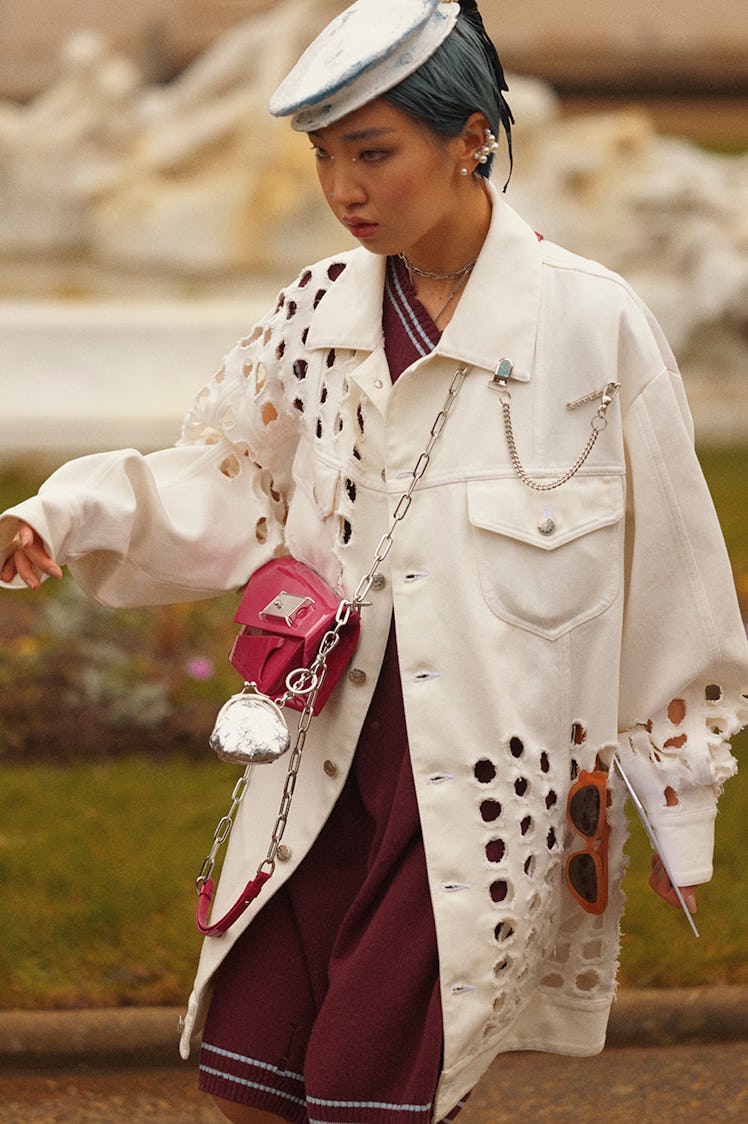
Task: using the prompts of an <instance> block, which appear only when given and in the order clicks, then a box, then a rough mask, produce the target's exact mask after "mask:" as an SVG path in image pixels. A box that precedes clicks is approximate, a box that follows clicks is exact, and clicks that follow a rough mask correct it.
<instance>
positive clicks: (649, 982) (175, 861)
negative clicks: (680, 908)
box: [0, 449, 748, 1008]
mask: <svg viewBox="0 0 748 1124" xmlns="http://www.w3.org/2000/svg"><path fill="white" fill-rule="evenodd" d="M702 461H703V463H704V468H705V472H706V475H707V478H708V480H709V483H710V486H711V488H712V492H713V495H714V498H715V503H716V506H717V509H718V511H719V513H720V517H721V519H722V522H723V526H724V530H725V535H726V538H727V541H728V546H729V549H730V552H731V556H732V561H733V565H734V569H735V573H736V579H737V584H738V589H739V593H740V595H741V601H742V602H743V605H744V607H745V606H746V603H747V602H748V531H747V530H746V522H745V515H744V509H745V483H746V476H747V475H748V474H747V472H746V469H747V467H748V450H742V449H741V450H722V451H714V452H709V453H705V454H704V455H703V456H702ZM35 485H36V480H35V479H34V473H33V472H32V473H31V474H29V473H28V472H27V471H25V470H23V471H21V470H19V471H18V472H17V473H15V475H12V474H11V473H9V472H5V473H0V508H2V507H4V506H6V505H7V504H8V503H9V502H12V501H13V500H15V499H18V498H19V497H20V496H23V495H25V494H28V493H29V491H31V490H32V488H33V487H35ZM50 584H51V583H50ZM56 593H59V591H52V596H51V598H50V597H49V596H48V594H47V591H45V593H44V594H43V596H42V600H44V599H46V600H50V601H51V600H52V599H54V598H55V595H56ZM0 600H1V603H0V636H1V637H4V645H5V652H6V655H7V653H8V652H9V651H10V650H11V649H13V650H14V651H15V649H17V648H20V649H22V651H21V657H22V658H23V659H25V660H27V661H31V662H30V663H29V664H28V667H29V669H30V672H33V674H29V676H28V682H29V683H31V682H34V680H35V677H36V678H38V674H37V672H44V674H46V675H50V674H51V672H50V668H49V666H48V664H49V659H50V657H49V654H48V651H47V649H48V647H49V645H50V644H52V643H54V640H53V639H52V638H53V633H54V632H55V630H57V633H58V634H59V635H62V636H63V640H62V641H61V643H62V644H63V648H62V655H63V656H64V655H65V652H72V653H74V657H75V660H79V659H82V658H83V657H84V656H85V657H86V658H88V657H89V656H93V658H95V659H97V660H98V661H99V662H100V663H101V662H102V661H103V663H105V664H106V666H107V668H108V669H109V670H108V672H107V674H108V675H109V676H110V678H111V677H114V679H115V680H116V683H117V684H119V687H118V689H119V690H121V691H123V692H125V693H126V694H129V692H131V690H132V689H133V683H134V682H137V680H138V677H142V676H143V675H144V674H147V675H151V676H152V677H153V679H154V683H156V685H157V686H158V689H159V690H158V692H157V693H156V694H155V695H154V696H153V697H152V698H150V700H149V699H147V698H146V699H144V700H143V702H142V703H138V707H139V710H140V712H141V714H140V717H143V716H144V715H146V713H147V709H146V708H145V704H146V703H149V705H151V706H152V707H153V708H154V715H155V717H154V722H155V721H156V718H158V714H159V713H160V712H159V711H158V708H159V707H163V708H166V709H165V710H164V712H163V715H161V717H160V718H158V721H160V722H161V723H162V725H161V727H158V726H157V725H156V726H152V725H148V726H144V727H142V729H140V732H139V733H138V734H137V735H133V732H132V724H131V720H132V715H126V716H125V717H126V718H127V719H128V722H127V723H125V724H124V726H122V725H119V726H118V725H117V722H118V721H119V719H118V717H117V708H116V706H115V703H116V699H114V700H113V701H112V700H110V699H108V697H107V699H105V700H104V701H105V702H107V703H108V704H111V705H110V710H111V711H112V713H111V715H110V718H111V721H112V723H113V725H112V726H111V728H110V731H109V734H110V736H111V739H112V740H111V746H113V747H116V752H112V750H111V749H110V745H109V744H101V745H98V743H96V740H95V739H91V738H89V739H88V741H85V739H82V738H81V739H80V745H78V751H79V755H78V756H76V754H75V753H71V754H70V755H69V757H68V756H66V758H65V763H64V764H59V765H54V764H50V763H49V754H47V759H46V760H45V757H44V752H45V748H46V746H45V738H46V737H47V734H46V733H45V732H44V731H43V730H41V731H40V732H39V734H38V735H37V736H36V740H35V742H34V743H33V744H34V745H35V751H34V752H29V750H28V745H26V744H24V745H21V744H20V743H16V742H14V741H13V739H12V738H10V740H9V734H10V733H11V732H12V729H11V726H9V725H8V721H9V720H8V718H7V717H6V718H5V719H3V722H2V725H3V726H4V728H0V884H2V886H3V925H2V933H3V939H2V942H0V979H2V981H3V987H2V991H0V1006H2V1007H5V1008H13V1007H21V1008H41V1007H75V1006H85V1005H119V1004H173V1003H177V1004H178V1003H181V1002H183V1001H184V999H185V997H186V994H187V992H188V990H189V986H190V983H191V978H192V972H193V969H194V966H195V962H196V958H197V954H198V950H199V938H198V934H197V932H196V930H195V928H194V922H193V917H194V907H195V902H196V896H195V894H194V890H193V880H194V877H195V875H196V873H197V871H198V869H199V867H200V864H201V862H202V859H203V857H204V855H205V853H206V851H207V850H208V847H209V843H210V840H211V838H212V832H213V829H214V827H215V824H216V822H217V820H218V819H219V817H220V816H221V815H222V814H223V813H224V811H225V808H226V804H227V801H228V798H229V795H230V789H231V786H232V783H233V779H234V776H235V775H236V774H237V770H236V769H232V768H231V767H230V766H227V765H221V764H220V763H219V762H218V761H217V760H216V759H215V758H214V757H213V755H212V754H211V753H210V751H209V749H208V748H207V734H208V732H209V726H208V721H209V719H208V717H207V716H208V715H211V714H214V713H215V709H216V707H215V705H214V703H215V700H214V699H213V698H212V697H211V691H213V692H214V693H215V694H216V697H217V698H218V699H220V700H221V701H222V699H223V698H225V696H226V693H227V689H226V688H227V685H228V684H229V683H232V684H233V687H232V689H233V688H235V685H236V684H235V682H233V680H231V679H230V678H224V676H223V672H221V671H219V672H217V674H216V676H215V679H214V680H213V681H212V682H207V681H203V680H201V679H200V678H199V677H197V678H195V679H194V680H187V679H183V678H180V676H181V675H182V672H181V670H180V669H182V668H183V666H184V665H185V661H187V662H189V660H188V657H189V656H190V655H192V656H193V657H194V656H195V654H196V653H197V654H198V655H201V654H202V655H204V654H205V649H204V647H201V648H197V647H195V645H198V644H204V636H205V634H206V633H210V632H212V631H215V630H216V629H217V627H218V622H219V620H220V621H221V622H223V627H224V634H223V635H221V636H219V637H218V639H217V641H216V645H217V646H216V648H215V652H214V651H213V650H212V649H211V651H210V652H209V654H210V656H211V658H214V659H221V660H223V659H224V657H223V655H222V653H223V652H224V651H225V647H226V641H227V639H228V638H229V637H230V636H231V635H232V633H233V629H232V628H231V627H230V616H229V615H228V613H227V608H226V607H225V606H224V607H223V608H220V610H219V614H218V615H216V609H215V607H205V608H197V609H195V610H189V612H186V611H185V608H184V607H176V608H175V609H174V610H163V611H162V610H158V611H157V612H156V613H155V615H152V616H151V617H150V618H149V619H152V620H154V621H155V624H154V626H153V631H154V633H155V635H154V636H150V635H145V634H144V631H143V628H144V626H143V625H141V624H133V623H132V621H131V619H130V617H129V616H122V617H120V616H117V615H116V614H115V615H111V614H110V615H109V617H108V618H107V620H108V621H109V623H108V624H102V620H101V618H99V617H98V616H97V617H96V618H95V619H94V618H89V617H86V618H85V619H83V618H80V617H78V616H76V614H77V613H78V611H79V610H78V608H77V607H76V605H75V604H73V603H71V604H67V605H66V607H65V610H64V613H62V615H61V616H58V617H54V615H53V616H51V617H50V618H49V620H48V622H47V625H46V626H45V627H46V629H47V632H46V633H40V634H39V635H36V634H35V635H31V634H30V631H29V630H30V624H29V620H28V619H26V615H27V614H28V613H29V612H30V611H31V610H30V609H29V606H30V605H32V604H34V605H38V606H39V608H41V602H40V601H39V600H36V599H34V600H33V601H32V599H31V598H29V597H28V596H27V595H25V594H20V595H18V597H17V598H16V596H15V595H4V596H3V597H2V599H0ZM13 603H17V605H18V606H19V608H18V610H17V612H18V613H19V614H22V615H23V616H24V619H23V620H22V621H21V624H20V625H19V624H18V623H17V622H16V624H14V623H13V622H12V621H10V617H9V614H10V615H12V612H13V610H11V609H10V608H9V606H10V605H11V604H13ZM33 611H34V612H36V611H37V610H36V609H34V610H33ZM97 612H98V611H97ZM3 614H4V615H3ZM211 614H212V615H211ZM147 615H148V614H144V615H143V617H142V619H143V620H145V619H146V616H147ZM744 615H745V616H748V613H745V612H744ZM224 618H227V619H228V627H226V622H225V620H224ZM112 621H114V622H116V626H117V640H118V641H122V642H124V640H127V643H129V644H130V645H131V648H132V650H133V652H134V653H136V655H133V656H132V659H131V662H130V663H128V662H125V663H124V664H121V663H120V662H118V661H117V660H115V659H114V657H113V656H112V652H111V651H110V650H109V648H108V647H107V646H106V645H105V644H104V643H103V640H104V639H105V637H104V632H109V633H111V632H112V629H113V627H114V626H113V625H112V623H111V622H112ZM66 630H67V631H66ZM83 634H85V636H84V639H85V641H86V644H87V645H88V648H85V645H84V646H82V644H83V641H82V640H81V636H82V635H83ZM66 645H67V647H66ZM89 649H90V651H89ZM45 652H47V654H46V656H45ZM19 658H20V657H19ZM44 658H46V659H47V663H46V664H45V663H44V662H43V660H44ZM34 660H38V661H42V662H39V663H38V664H34V662H33V661H34ZM107 661H109V662H108V663H107ZM144 661H145V662H144ZM67 662H68V663H70V662H75V661H74V660H72V659H71V657H70V656H68V657H67ZM52 664H53V665H54V659H53V660H52ZM58 667H59V665H58ZM164 668H166V671H164ZM18 674H20V673H19V670H18V667H15V668H14V667H11V666H10V665H9V664H8V662H7V659H6V663H5V664H3V663H2V661H1V660H0V703H2V702H3V697H4V698H5V700H6V701H7V700H10V703H9V704H8V705H10V710H7V709H6V714H7V715H11V714H13V713H15V714H17V713H18V705H19V694H18V683H19V682H20V679H19V678H18V677H17V676H18ZM14 676H16V677H15V678H14ZM159 676H161V678H159ZM89 678H90V677H89ZM108 682H109V680H107V683H108ZM86 683H87V688H86V689H88V690H90V691H91V692H93V694H92V699H91V700H89V702H91V704H92V705H93V704H95V705H96V710H97V712H100V711H101V710H102V699H101V694H100V692H101V691H102V690H103V687H102V684H101V682H99V681H98V680H96V679H93V680H90V681H89V680H87V681H86ZM84 686H85V684H84ZM53 689H54V685H52V687H49V688H48V690H53ZM81 690H82V686H81V684H80V683H74V682H72V681H71V682H68V683H67V684H66V691H67V692H68V694H70V693H71V692H72V694H73V695H74V694H75V691H79V692H80V691H81ZM97 691H98V692H99V695H97V694H96V692H97ZM61 697H62V695H61V694H60V692H59V690H57V691H56V693H54V694H52V695H49V694H47V695H46V696H43V697H42V699H41V700H40V701H39V702H37V701H36V700H34V699H30V700H29V709H28V714H29V715H30V716H32V717H33V716H34V715H35V714H36V715H38V713H39V708H40V706H42V707H46V709H47V712H48V713H50V714H51V716H52V718H53V719H59V721H60V722H62V715H61V714H59V715H58V714H56V713H55V704H54V702H53V703H50V698H52V699H53V700H57V699H60V698H61ZM66 697H67V696H66ZM190 698H197V699H198V701H199V702H200V707H199V708H198V709H197V710H195V711H194V712H191V713H190V714H189V715H188V717H189V722H187V723H185V721H184V720H183V722H182V726H181V727H180V728H179V730H178V736H177V737H175V738H174V739H173V741H174V744H173V745H172V746H171V747H170V752H169V753H167V754H159V753H157V752H155V751H152V752H148V753H144V752H142V749H143V748H144V747H147V746H149V745H150V744H151V743H150V742H149V740H148V739H149V737H150V738H151V741H152V742H153V744H154V745H158V744H159V739H160V738H162V736H163V735H162V734H159V729H161V730H164V729H170V728H172V727H173V725H174V723H175V722H176V717H172V718H169V715H168V707H169V706H170V705H171V706H174V707H175V711H174V714H175V716H179V715H184V713H185V710H184V708H185V707H186V706H187V705H188V700H189V699H190ZM78 701H80V700H78ZM14 708H15V709H14ZM1 710H2V707H1V706H0V711H1ZM80 713H81V714H82V713H84V711H80ZM164 715H165V717H164ZM0 717H2V715H0ZM186 726H190V727H191V729H190V731H189V732H190V733H191V736H192V744H190V745H189V746H186V745H184V744H183V743H184V742H185V737H186V733H185V727H186ZM154 730H155V733H154ZM128 731H129V732H128ZM196 731H197V732H196ZM97 737H98V734H97ZM3 738H5V739H6V740H5V741H3ZM73 740H75V739H73ZM84 741H85V751H84V750H83V749H82V748H81V747H82V746H83V744H84ZM133 746H138V747H140V749H141V752H140V753H133ZM735 748H736V751H737V754H738V756H739V757H741V756H742V757H743V759H744V760H745V753H746V750H748V737H746V735H745V734H744V735H743V736H742V737H741V738H740V739H737V741H736V744H735ZM746 821H748V779H747V778H746V775H745V771H744V772H743V774H742V775H741V776H739V777H738V778H737V780H733V781H731V782H730V783H729V784H728V785H727V787H726V790H725V794H724V797H723V801H722V815H721V816H720V818H719V820H718V835H717V840H718V842H717V855H716V865H715V878H714V880H713V882H712V883H711V884H710V885H709V886H708V887H704V888H703V889H702V890H701V891H700V909H699V915H698V923H699V927H700V928H701V930H702V937H701V939H700V940H698V941H697V940H695V939H694V937H693V936H692V935H691V932H690V929H689V928H688V926H687V924H686V922H685V919H684V918H683V917H682V916H680V914H679V913H678V912H677V911H675V910H672V909H670V908H669V907H668V906H665V905H664V903H662V902H660V901H659V900H658V899H656V898H655V896H654V895H653V894H652V892H651V891H650V890H649V888H648V886H647V884H646V871H647V870H648V866H649V846H648V843H647V841H646V840H645V839H644V837H643V833H642V832H641V831H640V830H639V826H638V823H635V824H634V825H633V831H632V839H631V842H630V845H629V853H630V855H631V859H632V863H631V870H630V872H629V874H628V875H627V881H626V890H627V895H628V910H627V915H626V918H625V921H624V930H625V937H624V942H623V953H622V963H621V976H622V981H623V983H624V984H625V985H634V986H678V985H680V986H691V985H696V984H709V983H748V965H747V964H746V957H745V933H746V931H747V929H748V925H747V924H746V923H747V922H748V874H747V873H746V864H745V863H744V861H743V854H744V835H745V827H744V825H745V823H746Z"/></svg>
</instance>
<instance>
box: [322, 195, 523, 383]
mask: <svg viewBox="0 0 748 1124" xmlns="http://www.w3.org/2000/svg"><path fill="white" fill-rule="evenodd" d="M487 186H488V191H489V194H490V197H491V205H492V214H491V224H490V227H489V230H488V234H487V236H486V241H485V242H484V244H483V248H482V250H481V253H480V256H479V258H478V261H477V262H476V264H475V268H474V269H473V272H472V274H471V275H470V279H469V281H468V283H467V285H466V286H465V290H464V292H463V294H462V297H461V299H460V303H459V305H458V307H457V310H456V312H455V314H454V316H453V317H452V319H451V321H450V322H449V324H448V325H447V328H446V329H445V331H444V333H443V335H442V338H441V340H440V342H439V344H438V346H437V348H436V351H435V354H437V355H444V356H446V357H447V358H449V359H454V360H456V361H457V362H458V363H466V364H469V365H471V366H474V367H484V368H486V369H487V370H489V371H494V370H495V369H496V366H497V364H498V362H499V360H501V359H503V358H509V359H510V360H511V361H512V363H513V364H514V370H513V377H514V378H516V379H519V380H521V381H526V380H528V379H529V378H530V371H531V368H532V360H533V355H534V351H535V337H536V333H537V325H538V318H539V314H540V289H541V270H542V251H541V249H540V245H539V242H538V238H537V236H536V234H535V232H534V231H533V230H532V228H531V227H529V226H528V225H527V223H525V222H524V221H523V220H522V219H521V218H520V217H519V215H518V214H517V213H516V212H515V211H513V210H512V208H511V207H510V206H509V205H508V204H507V203H506V202H505V201H504V198H503V196H502V195H500V194H499V192H498V191H497V190H496V188H495V187H494V186H493V184H491V183H489V184H488V185H487ZM345 257H346V263H347V268H346V270H345V272H344V273H343V274H342V276H341V277H340V278H339V280H338V281H336V283H335V284H334V285H333V286H332V287H331V288H330V289H329V290H328V292H327V294H326V295H325V298H324V300H322V301H321V302H320V304H319V307H318V308H317V310H316V312H315V313H314V315H313V317H312V320H311V323H310V329H309V335H308V337H307V346H308V347H310V348H323V347H324V348H330V347H340V348H350V349H352V350H355V351H370V352H373V351H376V350H377V349H378V348H380V347H381V346H382V292H383V288H384V271H385V264H386V259H385V258H384V257H381V256H379V255H376V254H371V253H370V252H369V251H368V250H365V249H363V248H361V249H358V250H354V251H352V252H351V253H350V254H347V255H345Z"/></svg>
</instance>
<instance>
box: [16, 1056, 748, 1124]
mask: <svg viewBox="0 0 748 1124" xmlns="http://www.w3.org/2000/svg"><path fill="white" fill-rule="evenodd" d="M195 1077H196V1075H195V1070H194V1067H191V1066H185V1067H182V1068H172V1069H147V1070H126V1069H125V1070H118V1071H108V1072H85V1071H84V1072H60V1071H57V1072H54V1073H52V1072H47V1073H43V1074H35V1073H23V1074H21V1075H14V1074H13V1073H12V1072H9V1071H5V1072H2V1073H0V1121H2V1122H3V1124H22V1122H23V1124H89V1122H90V1124H94V1122H96V1124H140V1122H141V1121H143V1122H149V1121H158V1122H160V1124H219V1122H220V1121H221V1120H223V1117H222V1116H221V1115H220V1114H219V1113H218V1112H217V1110H216V1109H215V1108H214V1107H213V1105H212V1104H211V1102H210V1101H208V1100H207V1098H205V1097H203V1096H202V1095H201V1094H199V1093H198V1092H197V1091H196V1088H195ZM747 1079H748V1043H745V1042H736V1043H735V1042H733V1043H725V1044H721V1043H718V1044H712V1045H708V1046H703V1045H702V1046H673V1047H669V1048H654V1049H649V1050H644V1049H640V1048H638V1047H627V1048H622V1049H611V1050H606V1051H605V1052H604V1053H603V1054H601V1055H600V1057H598V1058H591V1059H580V1058H559V1057H545V1056H541V1055H537V1054H523V1055H509V1056H507V1057H505V1058H500V1059H499V1060H498V1061H497V1062H495V1063H494V1065H493V1066H492V1067H491V1069H490V1070H489V1072H488V1074H487V1075H486V1077H485V1078H484V1080H483V1081H482V1082H481V1085H480V1086H479V1088H478V1089H477V1090H476V1091H475V1093H474V1094H473V1097H472V1100H471V1103H470V1104H469V1106H468V1107H467V1108H466V1109H465V1111H464V1112H463V1113H462V1114H461V1116H460V1124H517V1122H518V1121H533V1122H543V1124H589V1122H590V1121H606V1122H611V1124H680V1122H681V1121H683V1122H686V1121H688V1122H691V1121H699V1120H701V1121H712V1120H714V1121H720V1124H722V1122H723V1121H725V1122H729V1121H733V1120H734V1121H741V1120H742V1121H744V1120H748V1080H747Z"/></svg>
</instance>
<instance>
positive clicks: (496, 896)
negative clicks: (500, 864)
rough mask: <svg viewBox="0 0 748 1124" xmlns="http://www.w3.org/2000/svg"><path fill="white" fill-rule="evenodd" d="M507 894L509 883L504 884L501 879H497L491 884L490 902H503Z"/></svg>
mask: <svg viewBox="0 0 748 1124" xmlns="http://www.w3.org/2000/svg"><path fill="white" fill-rule="evenodd" d="M508 893H509V883H508V882H505V881H504V879H503V878H500V879H498V880H497V881H496V882H492V883H491V901H492V902H504V901H506V899H507V895H508Z"/></svg>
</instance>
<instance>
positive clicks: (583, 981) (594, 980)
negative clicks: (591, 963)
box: [576, 969, 600, 991]
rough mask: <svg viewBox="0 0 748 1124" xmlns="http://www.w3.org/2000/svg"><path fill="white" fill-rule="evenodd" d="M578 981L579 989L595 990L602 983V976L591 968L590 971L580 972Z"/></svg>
mask: <svg viewBox="0 0 748 1124" xmlns="http://www.w3.org/2000/svg"><path fill="white" fill-rule="evenodd" d="M576 983H577V989H578V990H579V991H594V990H595V988H596V987H597V985H598V984H599V983H600V976H599V974H598V973H597V972H594V971H592V969H590V970H589V971H588V972H580V973H579V975H578V976H577V980H576Z"/></svg>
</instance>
